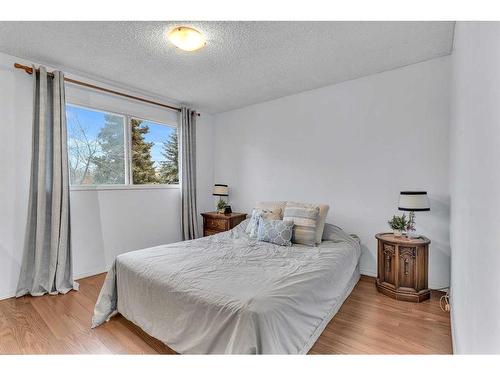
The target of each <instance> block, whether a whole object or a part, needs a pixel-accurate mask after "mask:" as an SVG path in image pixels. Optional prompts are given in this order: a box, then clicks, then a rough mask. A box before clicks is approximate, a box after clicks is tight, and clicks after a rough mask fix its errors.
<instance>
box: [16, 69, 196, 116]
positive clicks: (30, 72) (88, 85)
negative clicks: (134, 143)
mask: <svg viewBox="0 0 500 375" xmlns="http://www.w3.org/2000/svg"><path fill="white" fill-rule="evenodd" d="M14 68H16V69H22V70H24V71H25V72H26V73H28V74H33V68H32V67H30V66H26V65H22V64H18V63H15V64H14ZM37 71H38V69H37ZM47 74H48V75H49V76H50V77H53V76H54V74H52V73H47ZM64 80H65V81H66V82H69V83H73V84H74V85H79V86H84V87H88V88H91V89H94V90H98V91H104V92H107V93H109V94H113V95H118V96H123V97H125V98H129V99H134V100H138V101H140V102H144V103H149V104H153V105H157V106H160V107H163V108H167V109H170V110H172V111H177V112H180V111H181V109H180V108H179V107H175V106H173V105H169V104H163V103H159V102H155V101H153V100H149V99H144V98H140V97H138V96H134V95H129V94H125V93H123V92H119V91H115V90H110V89H107V88H105V87H101V86H97V85H93V84H91V83H87V82H82V81H78V80H76V79H72V78H67V77H64ZM195 113H196V115H198V116H200V114H199V113H197V112H195Z"/></svg>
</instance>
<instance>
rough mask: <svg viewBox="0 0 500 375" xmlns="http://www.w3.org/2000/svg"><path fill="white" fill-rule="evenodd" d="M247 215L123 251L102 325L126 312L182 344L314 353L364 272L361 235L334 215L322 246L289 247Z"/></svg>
mask: <svg viewBox="0 0 500 375" xmlns="http://www.w3.org/2000/svg"><path fill="white" fill-rule="evenodd" d="M246 223H247V221H244V222H243V223H242V224H240V225H239V226H237V227H236V228H235V229H233V230H231V231H228V232H224V233H221V234H217V235H214V236H210V237H204V238H200V239H197V240H193V241H185V242H179V243H175V244H169V245H163V246H158V247H153V248H149V249H145V250H139V251H133V252H130V253H126V254H122V255H120V256H118V257H117V258H116V260H115V262H114V263H113V265H112V267H111V269H110V271H109V272H108V275H107V277H106V281H105V283H104V285H103V287H102V290H101V293H100V295H99V299H98V300H97V304H96V306H95V310H94V316H93V318H92V326H93V327H96V326H98V325H100V324H102V323H104V322H105V321H106V320H107V319H109V317H110V316H111V315H113V314H114V313H115V312H119V313H121V314H122V315H123V316H124V317H125V318H127V319H129V320H130V321H132V322H133V323H135V324H137V325H138V326H139V327H141V328H142V329H143V330H144V331H145V332H146V333H148V334H150V335H151V336H153V337H156V338H157V339H159V340H161V341H163V342H164V343H165V344H166V345H168V346H169V347H170V348H172V349H173V350H175V351H177V352H179V353H207V354H208V353H239V354H245V353H266V354H273V353H276V354H278V353H279V354H287V353H288V354H297V353H307V351H309V349H310V348H311V347H312V345H313V344H314V342H315V341H316V339H317V338H318V337H319V335H320V334H321V332H322V331H323V329H324V328H325V326H326V324H327V323H328V322H329V321H330V319H331V318H332V317H333V316H334V314H335V313H336V312H337V311H338V309H339V308H340V306H341V304H342V303H343V301H344V300H345V298H347V296H348V295H349V293H350V292H351V290H352V288H353V287H354V285H355V284H356V282H357V280H358V279H359V271H358V268H357V264H358V260H359V257H360V253H361V250H360V245H359V242H358V241H357V240H356V239H353V238H352V237H351V236H349V235H348V234H346V233H345V232H344V231H342V230H341V229H340V228H338V227H335V226H333V225H330V224H327V225H326V226H325V232H324V235H323V239H324V240H323V242H322V243H321V245H320V246H318V247H307V246H300V245H294V246H292V247H282V246H278V245H274V244H270V243H266V242H259V241H257V240H253V239H250V238H249V237H248V235H247V234H246V233H245V231H244V228H245V227H246Z"/></svg>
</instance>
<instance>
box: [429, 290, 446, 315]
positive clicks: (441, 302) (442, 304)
mask: <svg viewBox="0 0 500 375" xmlns="http://www.w3.org/2000/svg"><path fill="white" fill-rule="evenodd" d="M432 290H435V291H443V290H446V294H445V295H443V296H441V298H439V307H440V308H441V310H443V311H445V312H450V310H451V306H450V287H449V286H447V287H445V288H440V289H432Z"/></svg>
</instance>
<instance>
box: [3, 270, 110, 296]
mask: <svg viewBox="0 0 500 375" xmlns="http://www.w3.org/2000/svg"><path fill="white" fill-rule="evenodd" d="M109 267H111V265H109V266H105V267H99V268H96V269H94V270H92V271H87V272H82V273H78V274H76V275H74V276H73V279H75V280H76V281H78V280H80V279H84V278H86V277H90V276H94V275H99V274H100V273H104V272H108V270H109ZM15 296H16V291H15V290H12V291H10V292H7V293H3V294H0V301H2V300H4V299H9V298H12V297H15Z"/></svg>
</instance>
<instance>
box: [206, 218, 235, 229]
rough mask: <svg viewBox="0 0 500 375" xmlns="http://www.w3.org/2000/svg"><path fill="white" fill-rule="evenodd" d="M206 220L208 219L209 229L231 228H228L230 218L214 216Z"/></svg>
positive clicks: (207, 225) (207, 226)
mask: <svg viewBox="0 0 500 375" xmlns="http://www.w3.org/2000/svg"><path fill="white" fill-rule="evenodd" d="M205 220H206V222H205V225H206V228H207V229H210V230H216V231H217V230H219V231H220V230H227V229H229V228H228V224H229V221H228V220H224V219H213V218H206V219H205Z"/></svg>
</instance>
